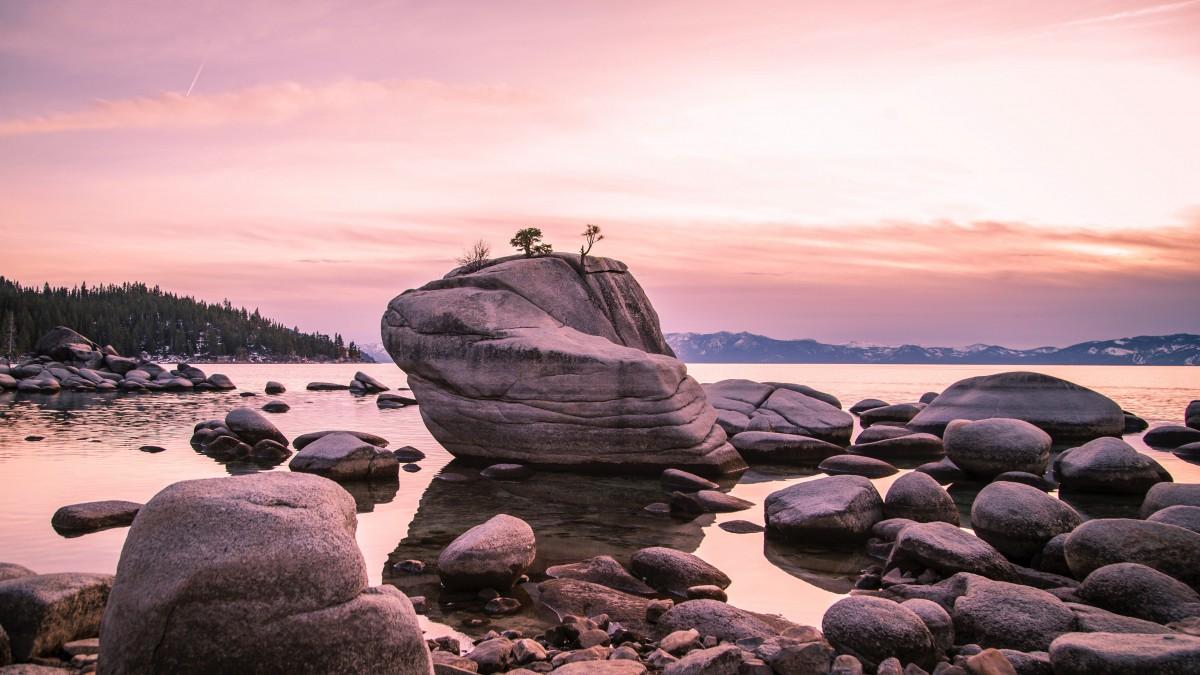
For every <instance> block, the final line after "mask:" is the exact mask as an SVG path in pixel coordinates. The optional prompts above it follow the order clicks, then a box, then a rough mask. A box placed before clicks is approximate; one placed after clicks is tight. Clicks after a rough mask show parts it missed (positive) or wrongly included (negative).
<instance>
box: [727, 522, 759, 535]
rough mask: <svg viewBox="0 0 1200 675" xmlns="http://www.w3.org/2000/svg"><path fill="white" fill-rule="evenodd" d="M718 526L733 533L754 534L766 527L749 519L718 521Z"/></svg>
mask: <svg viewBox="0 0 1200 675" xmlns="http://www.w3.org/2000/svg"><path fill="white" fill-rule="evenodd" d="M717 527H719V528H721V529H722V530H725V531H726V532H732V533H733V534H753V533H755V532H762V531H764V530H765V529H766V528H765V527H763V526H762V525H759V524H758V523H752V522H750V521H748V520H727V521H725V522H723V523H717Z"/></svg>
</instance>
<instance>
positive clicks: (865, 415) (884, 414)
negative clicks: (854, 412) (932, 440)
mask: <svg viewBox="0 0 1200 675" xmlns="http://www.w3.org/2000/svg"><path fill="white" fill-rule="evenodd" d="M923 407H924V406H921V405H917V404H914V403H894V404H892V405H885V406H883V407H880V408H871V409H870V410H864V411H863V412H861V413H859V415H858V419H859V421H860V422H861V423H862V425H863V427H864V428H865V427H869V426H871V425H874V424H880V423H884V422H892V423H898V424H907V423H908V421H909V420H911V419H912V418H914V417H916V416H917V413H919V412H921V409H922V408H923Z"/></svg>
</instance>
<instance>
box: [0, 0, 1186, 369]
mask: <svg viewBox="0 0 1200 675" xmlns="http://www.w3.org/2000/svg"><path fill="white" fill-rule="evenodd" d="M251 4H253V6H252V7H247V6H245V5H251ZM1197 35H1200V0H1180V1H1175V2H1129V1H1125V2H1111V1H1100V0H1096V1H1082V0H1073V1H1068V2H1055V3H1045V2H1031V1H1024V0H1020V1H1006V2H933V1H925V2H914V3H889V2H847V1H845V0H839V1H824V0H822V1H819V2H804V3H800V2H792V1H789V2H749V3H730V2H707V1H696V0H688V1H686V2H682V1H681V2H656V3H646V2H623V1H605V2H551V1H547V2H495V3H482V2H396V3H384V2H378V3H371V2H357V3H345V4H337V3H328V2H290V3H283V4H279V5H277V6H276V8H275V9H271V8H270V7H269V6H268V5H267V4H265V3H243V2H210V3H188V4H186V5H179V4H178V3H155V2H145V3H135V2H125V3H114V4H106V5H103V6H100V5H97V4H96V3H91V2H37V3H15V2H14V3H3V2H0V157H3V161H2V162H0V204H2V205H3V207H2V210H0V234H2V235H3V238H4V241H5V249H6V250H5V256H4V264H3V268H2V272H0V273H3V274H4V275H6V276H9V277H13V278H16V279H19V280H21V281H24V282H27V283H41V282H42V281H50V282H52V283H77V282H79V281H87V282H88V283H99V282H107V281H125V280H142V281H146V282H149V283H152V284H160V285H162V286H164V287H166V288H169V289H171V290H175V291H179V292H183V293H188V294H193V295H196V296H198V297H202V298H205V299H210V300H219V299H221V298H226V297H227V298H229V299H230V300H231V301H233V302H234V303H236V304H245V305H248V306H251V307H254V306H257V307H260V308H261V309H262V310H263V311H264V312H265V313H267V314H268V315H270V316H274V317H276V318H279V319H281V320H283V321H285V322H287V323H289V324H293V323H294V324H298V325H300V326H301V327H302V328H304V329H308V330H322V331H326V332H333V331H335V330H336V331H340V332H342V333H344V334H346V335H348V336H349V337H351V338H354V339H358V340H361V341H377V340H378V317H379V315H380V314H381V312H382V310H383V308H384V306H385V304H386V303H387V301H388V300H389V299H390V298H391V297H392V296H393V295H395V294H397V293H399V292H400V291H402V290H404V289H406V288H410V287H414V286H418V285H420V284H422V283H424V282H426V281H428V280H430V279H432V278H435V277H437V276H440V275H441V274H443V273H444V272H445V271H446V270H447V269H449V268H450V267H452V266H453V259H454V258H455V257H456V256H457V255H458V254H459V253H460V252H461V250H462V249H463V248H464V247H466V246H467V245H469V244H470V242H472V241H473V240H475V239H478V238H483V239H486V240H488V241H490V242H491V244H492V245H493V247H494V249H495V250H496V251H497V252H501V253H502V252H504V251H505V250H506V246H505V244H506V242H507V241H508V239H509V237H510V236H511V234H512V232H513V231H514V230H515V229H517V228H518V227H521V226H526V225H537V226H540V227H541V228H542V229H543V230H544V231H545V232H546V233H547V235H548V236H547V238H548V239H549V240H550V241H551V242H552V243H553V244H555V245H556V247H557V248H558V249H561V250H571V249H573V248H575V247H577V246H578V233H579V231H581V230H582V229H583V225H584V224H585V223H596V224H599V225H601V226H602V227H603V228H604V231H605V233H606V234H607V235H608V236H607V238H606V239H605V240H604V241H603V242H602V243H601V244H599V245H598V246H597V248H596V251H595V252H596V253H598V254H601V255H609V256H613V257H617V258H620V259H622V260H625V261H626V262H628V263H629V264H630V265H631V267H632V268H633V269H634V271H635V272H636V273H637V275H638V278H639V279H640V280H641V281H642V284H643V285H644V286H645V287H646V288H647V291H648V292H649V293H650V296H651V298H652V299H653V300H654V301H655V304H656V306H657V308H658V310H659V312H660V314H661V315H662V318H663V324H664V328H665V329H666V330H674V331H683V330H695V331H713V330H722V329H724V330H749V331H753V332H758V333H764V334H768V335H772V336H775V337H812V338H816V339H820V340H824V341H833V342H841V341H850V340H858V341H867V342H877V343H901V342H918V343H925V344H948V345H961V344H969V343H972V342H993V343H1001V344H1006V345H1011V346H1035V345H1042V344H1059V345H1061V344H1067V343H1070V342H1075V341H1080V340H1084V339H1092V338H1109V337H1119V336H1125V335H1134V334H1155V333H1169V332H1180V331H1191V332H1200V266H1198V265H1197V262H1196V261H1197V260H1200V124H1198V123H1197V120H1200V40H1197V39H1196V36H1197ZM201 64H203V68H202V69H201ZM198 71H199V76H198V77H197V72H198ZM193 81H194V86H193ZM189 87H190V88H191V93H190V95H189V94H188V93H187V92H188V89H189Z"/></svg>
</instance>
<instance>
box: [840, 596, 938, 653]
mask: <svg viewBox="0 0 1200 675" xmlns="http://www.w3.org/2000/svg"><path fill="white" fill-rule="evenodd" d="M821 631H822V632H823V633H824V634H825V639H827V640H829V642H830V643H831V644H833V646H834V647H836V648H837V650H838V651H839V652H841V653H845V654H852V655H853V656H855V657H857V658H858V659H859V660H860V661H862V662H863V664H865V665H866V666H867V667H868V668H874V667H875V666H877V665H879V664H880V663H881V662H882V661H884V660H885V659H887V658H889V657H893V656H894V657H896V658H898V659H900V660H901V661H902V662H904V663H915V664H917V665H918V666H921V667H922V668H925V669H926V671H929V670H933V666H934V664H935V663H937V656H938V654H937V648H936V647H935V646H934V639H933V635H932V634H931V633H930V632H929V628H928V627H926V625H925V622H924V621H923V620H922V619H921V617H920V616H918V615H917V614H916V613H915V612H913V611H912V610H911V609H909V608H907V607H905V606H904V605H902V604H900V603H897V602H893V601H891V600H887V599H885V598H876V597H871V596H866V595H852V596H849V597H846V598H842V599H841V600H838V601H837V602H835V603H834V604H833V606H832V607H830V608H829V609H827V610H826V611H825V616H824V617H823V618H822V619H821Z"/></svg>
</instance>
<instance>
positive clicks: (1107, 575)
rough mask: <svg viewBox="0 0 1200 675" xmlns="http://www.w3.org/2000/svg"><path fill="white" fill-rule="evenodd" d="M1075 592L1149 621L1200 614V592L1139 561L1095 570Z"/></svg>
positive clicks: (1092, 601) (1111, 608)
mask: <svg viewBox="0 0 1200 675" xmlns="http://www.w3.org/2000/svg"><path fill="white" fill-rule="evenodd" d="M1076 593H1077V594H1078V595H1079V597H1081V598H1083V599H1084V600H1086V601H1087V602H1089V603H1091V604H1093V605H1097V606H1099V607H1103V608H1104V609H1107V610H1109V611H1112V612H1116V613H1118V614H1124V615H1126V616H1133V617H1137V618H1139V619H1146V620H1147V621H1155V622H1158V623H1170V622H1172V621H1179V620H1181V619H1186V618H1187V617H1189V616H1200V593H1197V592H1196V591H1195V590H1193V589H1192V588H1191V587H1190V586H1188V585H1187V584H1185V583H1183V582H1182V581H1179V580H1177V579H1174V578H1172V577H1169V576H1167V575H1166V574H1163V573H1162V572H1159V571H1158V570H1155V569H1151V568H1149V567H1146V566H1145V565H1140V564H1138V563H1116V564H1113V565H1105V566H1104V567H1101V568H1098V569H1096V570H1093V571H1092V573H1091V574H1088V575H1087V578H1086V579H1084V580H1083V583H1082V584H1080V585H1079V588H1078V590H1077V591H1076Z"/></svg>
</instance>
